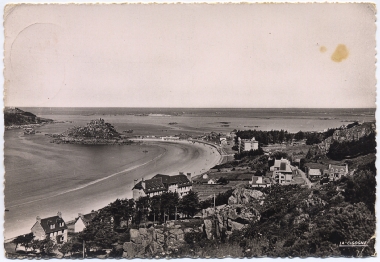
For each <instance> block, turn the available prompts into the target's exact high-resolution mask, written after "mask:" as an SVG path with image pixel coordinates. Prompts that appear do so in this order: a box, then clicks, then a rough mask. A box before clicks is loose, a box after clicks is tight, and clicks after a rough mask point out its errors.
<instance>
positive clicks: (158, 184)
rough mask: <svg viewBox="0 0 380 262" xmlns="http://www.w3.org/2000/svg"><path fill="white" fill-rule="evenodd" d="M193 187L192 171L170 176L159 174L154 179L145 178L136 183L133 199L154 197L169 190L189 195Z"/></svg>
mask: <svg viewBox="0 0 380 262" xmlns="http://www.w3.org/2000/svg"><path fill="white" fill-rule="evenodd" d="M192 188H193V184H192V182H191V173H187V175H185V174H183V173H182V172H180V173H179V175H176V176H168V175H161V174H157V175H155V176H154V177H152V179H148V180H144V179H141V181H140V182H138V183H137V184H135V186H134V187H133V189H132V190H133V199H134V200H137V199H139V198H140V197H145V196H149V197H153V196H158V195H161V194H162V193H167V192H177V193H178V195H179V197H183V196H185V195H187V194H188V193H189V192H190V190H191V189H192Z"/></svg>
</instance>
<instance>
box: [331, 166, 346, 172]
mask: <svg viewBox="0 0 380 262" xmlns="http://www.w3.org/2000/svg"><path fill="white" fill-rule="evenodd" d="M346 168H347V166H338V165H330V166H329V169H330V170H331V169H334V171H335V172H340V171H343V172H345V171H347V169H346Z"/></svg>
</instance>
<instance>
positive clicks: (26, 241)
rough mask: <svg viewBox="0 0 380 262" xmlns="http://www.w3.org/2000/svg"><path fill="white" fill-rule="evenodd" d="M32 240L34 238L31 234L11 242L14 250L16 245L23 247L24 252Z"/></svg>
mask: <svg viewBox="0 0 380 262" xmlns="http://www.w3.org/2000/svg"><path fill="white" fill-rule="evenodd" d="M33 238H34V235H33V233H29V234H26V235H21V236H18V237H16V238H15V239H13V241H12V242H13V243H14V244H15V250H16V249H17V246H18V245H20V246H23V247H25V250H27V249H28V248H29V247H30V246H31V243H32V240H33Z"/></svg>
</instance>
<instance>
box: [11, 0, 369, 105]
mask: <svg viewBox="0 0 380 262" xmlns="http://www.w3.org/2000/svg"><path fill="white" fill-rule="evenodd" d="M4 17H5V23H4V27H5V60H4V63H5V72H4V76H5V105H6V106H20V107H21V106H38V107H41V106H42V107H52V106H75V107H77V106H88V107H92V106H97V107H103V106H105V107H110V106H113V107H251V108H255V107H350V108H353V107H375V100H376V93H375V92H376V88H375V85H376V79H375V30H376V28H375V11H374V8H373V7H372V6H371V5H369V4H251V5H238V4H235V5H232V4H224V5H221V4H214V5H212V4H210V5H205V4H204V5H201V4H193V5H186V4H182V5H15V6H8V7H7V8H6V10H5V16H4Z"/></svg>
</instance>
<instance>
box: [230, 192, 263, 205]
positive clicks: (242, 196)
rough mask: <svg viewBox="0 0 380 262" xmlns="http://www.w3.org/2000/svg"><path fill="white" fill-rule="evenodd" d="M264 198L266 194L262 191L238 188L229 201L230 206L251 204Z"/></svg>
mask: <svg viewBox="0 0 380 262" xmlns="http://www.w3.org/2000/svg"><path fill="white" fill-rule="evenodd" d="M263 198H264V193H262V192H261V191H257V190H252V189H246V188H236V189H235V190H234V192H232V196H230V198H229V199H228V204H229V205H233V204H250V203H252V202H254V201H257V200H261V199H263Z"/></svg>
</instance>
